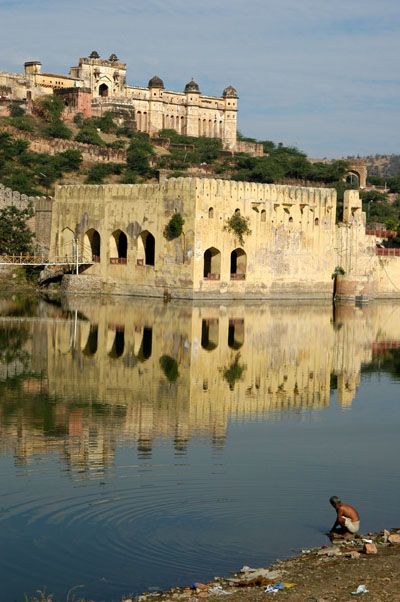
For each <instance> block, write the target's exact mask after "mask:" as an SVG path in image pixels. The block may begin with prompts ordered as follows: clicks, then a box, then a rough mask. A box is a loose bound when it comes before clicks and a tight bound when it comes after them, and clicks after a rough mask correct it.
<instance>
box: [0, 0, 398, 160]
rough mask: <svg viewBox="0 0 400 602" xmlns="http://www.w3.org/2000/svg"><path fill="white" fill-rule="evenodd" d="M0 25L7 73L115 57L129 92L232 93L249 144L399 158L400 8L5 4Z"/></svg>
mask: <svg viewBox="0 0 400 602" xmlns="http://www.w3.org/2000/svg"><path fill="white" fill-rule="evenodd" d="M0 27H1V31H2V45H1V48H0V70H3V71H16V72H22V70H23V63H24V62H25V61H26V60H33V59H36V60H40V61H41V62H42V64H43V70H44V71H51V72H54V71H55V72H61V73H67V72H68V70H69V68H70V67H71V66H72V65H74V64H76V63H77V61H78V58H79V57H80V56H88V54H89V53H90V52H91V51H92V50H97V51H98V52H99V53H100V55H101V56H103V57H105V58H107V57H108V56H109V55H110V54H111V53H112V52H115V53H116V54H117V55H118V57H119V58H120V59H121V60H122V61H124V62H126V63H127V65H128V73H127V82H128V83H129V84H136V85H144V86H146V85H147V82H148V80H149V79H150V77H151V76H153V75H154V74H157V75H159V76H160V77H162V78H163V80H164V83H165V86H166V88H168V89H171V90H183V88H184V86H185V84H186V83H187V82H188V81H189V80H190V79H191V77H194V78H195V79H196V81H197V82H198V83H199V85H200V89H201V91H202V92H203V93H205V94H212V95H220V94H221V93H222V90H223V88H224V87H225V86H226V85H228V84H232V85H234V86H235V88H237V90H238V94H239V129H240V131H241V132H242V133H243V134H244V135H247V136H253V137H256V138H258V139H267V140H273V141H275V142H280V141H281V142H283V143H284V144H288V145H295V146H298V147H299V148H300V149H302V150H304V151H305V152H306V153H307V154H308V155H309V156H311V157H324V156H327V157H340V156H347V155H357V154H360V155H366V154H375V153H379V154H389V153H399V144H398V132H399V131H400V105H399V98H400V80H399V76H398V65H397V62H398V58H397V57H398V55H399V54H400V35H399V34H400V31H399V30H400V3H399V2H398V0H381V1H380V2H379V3H377V2H372V0H347V1H346V0H336V2H327V1H326V0H303V1H302V2H298V0H280V1H279V2H278V1H277V0H275V1H272V0H247V1H245V0H229V1H228V0H202V2H193V0H192V1H189V2H188V0H120V1H119V3H118V5H117V6H116V5H115V4H112V3H111V2H109V1H105V0H96V1H94V0H85V2H78V1H77V0H68V2H67V1H66V0H58V1H57V3H54V2H50V0H0Z"/></svg>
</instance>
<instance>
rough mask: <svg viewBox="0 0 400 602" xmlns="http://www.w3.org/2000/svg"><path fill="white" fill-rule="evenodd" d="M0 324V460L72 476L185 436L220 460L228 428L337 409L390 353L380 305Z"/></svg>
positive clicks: (86, 309)
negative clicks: (125, 449)
mask: <svg viewBox="0 0 400 602" xmlns="http://www.w3.org/2000/svg"><path fill="white" fill-rule="evenodd" d="M0 312H1V317H0V338H1V347H2V351H1V352H0V393H1V401H0V437H1V443H0V450H1V451H3V452H4V451H6V450H7V451H12V452H13V453H14V456H15V459H16V460H15V461H16V463H17V464H18V465H19V466H21V467H24V466H25V465H26V464H28V463H29V460H30V458H31V457H33V456H34V455H35V454H47V453H56V454H59V455H61V457H62V458H63V460H64V461H65V462H66V464H67V466H68V467H69V468H70V470H71V471H72V473H73V474H74V475H75V476H79V475H80V476H82V477H85V475H87V474H88V473H90V472H93V473H94V474H97V473H98V472H102V471H104V469H105V468H106V467H107V466H108V465H110V463H112V462H113V459H114V454H115V450H116V447H117V443H118V441H120V440H122V439H123V440H124V441H125V444H126V442H128V444H129V445H130V444H132V445H135V446H137V448H138V450H139V452H140V454H141V455H143V456H145V455H151V450H152V445H153V442H154V441H155V440H156V439H157V438H159V437H164V438H168V439H170V440H171V441H172V442H173V445H174V447H175V449H176V451H177V453H179V454H184V453H185V450H186V448H187V446H188V444H189V442H190V439H191V437H194V436H196V437H199V436H201V437H204V438H206V439H207V440H209V441H210V442H211V444H212V445H213V446H215V447H220V446H223V445H224V441H225V438H226V436H227V428H228V424H229V422H230V421H240V420H243V421H249V420H258V419H261V418H263V419H268V417H271V418H273V419H275V420H276V419H280V418H282V417H285V418H287V417H290V416H291V415H293V416H296V417H299V416H300V417H301V416H302V415H304V413H305V411H306V410H308V411H318V410H323V409H325V408H327V407H328V406H329V404H330V399H331V386H332V385H333V386H334V387H336V388H337V402H338V404H340V406H342V407H343V408H348V407H349V406H351V403H352V400H353V399H354V396H355V394H356V390H357V385H358V383H359V380H360V373H361V368H362V366H363V365H365V364H370V363H371V362H372V361H373V359H374V357H375V356H377V355H379V354H381V353H383V352H385V351H386V350H387V349H393V348H396V347H398V346H400V319H399V318H400V305H392V304H379V305H378V304H371V305H368V306H366V307H363V308H357V307H353V306H347V305H342V306H339V307H336V308H335V309H334V311H333V310H332V307H331V306H329V305H316V306H313V307H309V306H308V307H307V306H302V305H298V306H295V305H293V304H290V305H285V304H266V303H263V304H251V305H249V304H230V305H226V306H222V305H209V306H205V305H204V306H203V305H200V306H194V305H192V304H190V303H180V304H163V303H161V302H160V301H158V300H157V301H155V300H154V301H153V300H149V299H147V300H145V301H143V300H135V299H132V300H126V299H112V300H109V299H108V300H101V301H98V302H95V301H93V300H89V299H76V300H69V301H68V305H67V306H65V307H57V306H55V305H49V304H46V303H45V302H40V303H39V304H38V306H37V307H36V308H35V311H32V312H27V313H28V315H21V313H22V314H24V312H21V311H19V310H18V307H17V305H16V303H15V302H13V301H3V302H1V303H0ZM25 313H26V312H25ZM29 313H30V315H29ZM311 413H312V412H311Z"/></svg>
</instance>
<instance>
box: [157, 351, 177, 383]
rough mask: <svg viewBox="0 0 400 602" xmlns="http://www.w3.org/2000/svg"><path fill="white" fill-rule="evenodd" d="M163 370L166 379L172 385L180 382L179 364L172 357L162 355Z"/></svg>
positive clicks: (161, 364)
mask: <svg viewBox="0 0 400 602" xmlns="http://www.w3.org/2000/svg"><path fill="white" fill-rule="evenodd" d="M160 366H161V370H162V371H163V372H164V374H165V377H166V378H167V380H168V381H169V382H170V383H174V382H175V381H176V380H178V377H179V370H178V362H177V361H176V360H175V359H174V358H173V357H171V356H170V355H162V356H161V357H160Z"/></svg>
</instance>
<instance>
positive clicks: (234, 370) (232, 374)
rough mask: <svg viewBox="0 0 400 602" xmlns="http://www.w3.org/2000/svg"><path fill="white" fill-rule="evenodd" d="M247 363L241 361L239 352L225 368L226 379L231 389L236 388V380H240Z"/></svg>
mask: <svg viewBox="0 0 400 602" xmlns="http://www.w3.org/2000/svg"><path fill="white" fill-rule="evenodd" d="M245 370H246V365H245V364H241V363H240V353H237V354H236V356H235V359H234V360H233V362H232V363H231V364H230V366H228V367H227V368H224V369H223V377H224V380H226V382H227V383H228V385H229V388H230V390H231V391H233V389H234V388H235V384H236V382H238V381H240V380H241V378H242V375H243V372H244V371H245Z"/></svg>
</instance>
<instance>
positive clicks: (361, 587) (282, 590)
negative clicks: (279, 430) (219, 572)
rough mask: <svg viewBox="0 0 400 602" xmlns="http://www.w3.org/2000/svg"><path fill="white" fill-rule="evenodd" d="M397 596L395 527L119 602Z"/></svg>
mask: <svg viewBox="0 0 400 602" xmlns="http://www.w3.org/2000/svg"><path fill="white" fill-rule="evenodd" d="M357 597H358V598H363V599H364V598H365V599H366V600H373V601H374V602H384V601H389V600H390V601H391V602H396V601H400V529H392V530H391V531H387V530H384V531H383V532H380V533H368V534H367V535H365V536H364V535H363V536H360V537H357V538H355V539H339V540H334V542H333V543H332V544H331V545H327V546H323V547H320V548H314V549H310V550H308V549H306V550H302V551H301V553H300V554H299V555H298V556H296V557H293V558H290V559H288V560H279V561H277V562H275V563H274V564H273V565H272V566H270V567H266V568H255V569H253V568H250V567H246V566H245V567H243V568H242V569H241V570H240V571H239V572H237V573H235V574H234V575H232V576H231V577H224V578H222V577H215V578H214V580H213V581H211V582H209V583H193V584H192V585H191V586H188V587H184V588H172V589H170V590H169V591H165V592H151V593H145V594H142V595H140V596H138V597H136V598H128V597H127V598H125V602H131V601H132V602H134V600H136V601H137V602H149V601H150V600H152V601H155V600H160V601H172V600H174V601H179V600H187V601H189V602H195V601H196V600H201V599H207V600H209V601H210V602H213V601H215V600H220V599H221V598H228V599H229V600H230V602H236V601H238V600H244V601H248V602H253V601H258V600H264V601H265V600H268V599H269V598H273V599H275V598H276V599H279V598H283V599H284V600H290V601H293V602H296V601H297V602H300V601H301V602H307V601H310V602H336V601H342V600H350V599H353V598H357Z"/></svg>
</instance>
